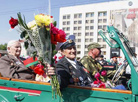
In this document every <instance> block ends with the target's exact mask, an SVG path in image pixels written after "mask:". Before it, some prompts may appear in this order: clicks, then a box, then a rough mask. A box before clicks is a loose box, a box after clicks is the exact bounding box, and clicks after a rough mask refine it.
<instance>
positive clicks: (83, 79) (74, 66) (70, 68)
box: [56, 39, 92, 88]
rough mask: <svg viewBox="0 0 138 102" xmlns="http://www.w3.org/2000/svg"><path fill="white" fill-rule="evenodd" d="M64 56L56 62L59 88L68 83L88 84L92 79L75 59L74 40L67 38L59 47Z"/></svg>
mask: <svg viewBox="0 0 138 102" xmlns="http://www.w3.org/2000/svg"><path fill="white" fill-rule="evenodd" d="M60 49H61V51H62V53H63V54H64V57H63V58H62V59H60V60H59V61H58V62H57V64H56V72H57V75H58V79H59V83H60V88H65V87H67V86H68V85H69V84H75V85H79V86H90V83H91V82H92V80H91V79H90V77H89V76H88V75H87V73H86V72H85V71H84V67H83V65H82V64H81V63H80V62H78V61H76V46H75V42H74V41H73V40H71V39H68V40H67V41H66V42H64V43H63V45H62V46H61V47H60Z"/></svg>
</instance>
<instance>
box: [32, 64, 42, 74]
mask: <svg viewBox="0 0 138 102" xmlns="http://www.w3.org/2000/svg"><path fill="white" fill-rule="evenodd" d="M43 68H44V66H43V65H40V64H38V65H37V66H35V67H34V72H35V73H36V74H39V75H43V74H44V70H43Z"/></svg>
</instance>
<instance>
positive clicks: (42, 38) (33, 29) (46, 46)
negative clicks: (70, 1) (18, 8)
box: [9, 13, 66, 96]
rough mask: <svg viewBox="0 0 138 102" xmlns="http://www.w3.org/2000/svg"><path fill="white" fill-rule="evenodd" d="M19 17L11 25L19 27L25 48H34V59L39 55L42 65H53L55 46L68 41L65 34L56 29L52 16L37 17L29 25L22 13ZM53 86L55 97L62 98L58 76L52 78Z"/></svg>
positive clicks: (11, 20)
mask: <svg viewBox="0 0 138 102" xmlns="http://www.w3.org/2000/svg"><path fill="white" fill-rule="evenodd" d="M17 16H18V19H14V18H13V17H12V18H11V19H10V21H9V23H10V25H11V28H12V29H13V28H14V27H15V26H17V25H18V31H19V32H20V33H21V35H20V37H21V38H23V39H24V40H25V42H24V45H25V48H28V45H31V46H34V47H35V49H36V51H37V52H34V53H33V57H34V58H35V57H36V55H38V56H39V60H40V61H41V62H42V65H45V64H46V63H48V64H50V65H52V60H53V58H52V56H53V55H54V54H53V51H54V49H55V44H57V42H65V41H66V39H65V37H66V34H65V32H64V31H63V30H61V29H58V28H56V21H54V20H53V17H52V16H50V15H44V14H38V15H35V17H34V18H35V20H33V21H31V22H29V23H28V24H26V21H25V17H24V19H23V18H22V16H21V13H18V14H17ZM51 85H52V90H54V92H55V95H56V94H58V95H59V96H61V93H60V89H59V88H60V87H59V83H58V80H57V77H56V75H54V76H51Z"/></svg>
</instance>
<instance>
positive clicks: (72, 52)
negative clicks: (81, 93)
mask: <svg viewBox="0 0 138 102" xmlns="http://www.w3.org/2000/svg"><path fill="white" fill-rule="evenodd" d="M101 49H102V47H101V46H100V44H98V43H96V42H93V43H91V44H89V45H88V54H87V55H86V56H84V57H83V58H82V59H80V60H79V61H78V60H76V46H75V36H73V35H71V36H69V37H68V38H67V39H66V42H63V43H58V44H57V48H56V50H57V51H58V54H57V55H58V56H59V57H60V58H57V56H56V59H58V60H56V63H55V67H56V68H53V67H50V65H46V67H48V70H47V71H46V75H47V76H49V75H54V74H57V76H58V80H59V84H60V88H61V89H62V88H65V87H67V86H68V85H70V84H72V85H79V86H89V87H93V82H95V81H96V82H99V81H101V82H102V83H104V85H105V86H107V84H106V82H107V81H111V79H112V78H113V76H114V74H115V72H116V70H117V67H118V62H117V57H113V58H112V62H107V61H106V60H105V59H104V56H103V55H101ZM7 51H8V55H6V56H2V57H1V58H0V73H1V75H2V76H3V77H8V78H15V79H23V80H35V77H36V73H34V71H33V70H32V69H30V68H28V67H26V66H25V65H24V64H23V60H25V59H24V58H21V57H20V54H21V43H20V41H16V40H12V41H10V42H9V43H8V44H7ZM61 56H62V57H61ZM104 66H113V68H112V69H111V68H110V69H106V68H104ZM103 73H104V74H103ZM105 74H106V80H105V78H104V77H105ZM103 76H104V77H103ZM120 84H122V83H120ZM97 87H98V86H97ZM110 88H113V87H110Z"/></svg>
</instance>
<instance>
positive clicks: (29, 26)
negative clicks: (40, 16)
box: [27, 20, 36, 29]
mask: <svg viewBox="0 0 138 102" xmlns="http://www.w3.org/2000/svg"><path fill="white" fill-rule="evenodd" d="M27 26H28V28H30V29H32V28H33V27H35V26H36V22H35V20H33V21H31V22H29V23H28V24H27Z"/></svg>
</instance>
